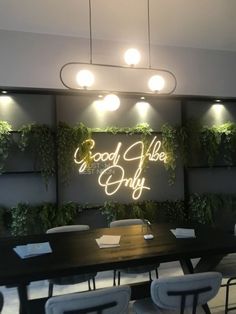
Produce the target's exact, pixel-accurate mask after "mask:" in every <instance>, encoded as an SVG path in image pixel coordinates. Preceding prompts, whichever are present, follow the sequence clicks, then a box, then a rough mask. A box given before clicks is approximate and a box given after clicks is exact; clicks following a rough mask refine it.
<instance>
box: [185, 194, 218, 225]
mask: <svg viewBox="0 0 236 314" xmlns="http://www.w3.org/2000/svg"><path fill="white" fill-rule="evenodd" d="M222 207H223V201H222V198H221V197H220V196H219V195H215V194H202V195H200V194H197V193H194V194H192V195H190V199H189V219H190V220H191V221H192V222H195V223H196V222H197V223H202V224H210V225H212V224H214V221H215V218H214V217H215V214H216V210H217V209H218V208H222Z"/></svg>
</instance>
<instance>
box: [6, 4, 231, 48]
mask: <svg viewBox="0 0 236 314" xmlns="http://www.w3.org/2000/svg"><path fill="white" fill-rule="evenodd" d="M91 1H92V23H93V37H94V38H98V39H107V40H118V41H120V40H121V41H129V42H133V43H139V42H147V0H91ZM235 13H236V0H150V14H151V16H150V18H151V43H155V44H162V45H170V46H184V47H194V48H206V49H219V50H231V51H236V18H235ZM0 29H4V30H17V31H24V32H33V33H47V34H58V35H65V36H76V37H89V27H88V0H37V1H36V0H0Z"/></svg>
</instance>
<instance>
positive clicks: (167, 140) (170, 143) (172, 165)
mask: <svg viewBox="0 0 236 314" xmlns="http://www.w3.org/2000/svg"><path fill="white" fill-rule="evenodd" d="M161 131H162V146H163V149H164V152H165V153H166V156H167V158H166V163H165V164H164V165H165V168H166V170H167V171H168V172H169V180H168V182H169V184H173V183H174V181H175V170H176V159H177V151H178V141H177V129H176V128H175V127H172V126H171V125H169V124H164V125H163V126H162V128H161Z"/></svg>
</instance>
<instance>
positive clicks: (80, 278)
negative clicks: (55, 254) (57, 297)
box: [47, 225, 97, 297]
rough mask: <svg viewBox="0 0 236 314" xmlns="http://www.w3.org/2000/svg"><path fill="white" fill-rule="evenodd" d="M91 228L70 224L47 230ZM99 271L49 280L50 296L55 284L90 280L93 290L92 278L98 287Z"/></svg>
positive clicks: (67, 230) (61, 230)
mask: <svg viewBox="0 0 236 314" xmlns="http://www.w3.org/2000/svg"><path fill="white" fill-rule="evenodd" d="M85 230H89V226H88V225H69V226H60V227H55V228H51V229H48V230H47V233H57V232H72V231H85ZM96 274H97V273H89V274H81V275H74V276H67V277H61V278H55V279H50V280H49V289H48V296H49V297H51V296H52V294H53V286H54V285H74V284H78V283H81V282H85V281H87V282H88V289H89V290H91V283H90V280H92V282H93V289H94V290H95V289H96V285H95V276H96Z"/></svg>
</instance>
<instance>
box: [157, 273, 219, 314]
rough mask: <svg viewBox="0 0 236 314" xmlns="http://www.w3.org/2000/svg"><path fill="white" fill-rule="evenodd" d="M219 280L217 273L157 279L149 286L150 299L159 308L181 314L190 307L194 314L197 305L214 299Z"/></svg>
mask: <svg viewBox="0 0 236 314" xmlns="http://www.w3.org/2000/svg"><path fill="white" fill-rule="evenodd" d="M221 280H222V275H221V274H220V273H217V272H206V273H198V274H197V273H196V274H190V275H182V276H177V277H167V278H159V279H156V280H154V281H153V282H152V284H151V297H152V300H153V302H154V303H155V304H156V305H157V306H158V307H160V308H163V309H168V310H180V313H183V312H184V309H185V308H186V307H191V308H192V309H193V313H195V311H196V307H197V306H198V305H202V304H206V303H207V302H208V301H209V300H211V299H212V298H214V297H215V295H216V294H217V292H218V290H219V288H220V285H221Z"/></svg>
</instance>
